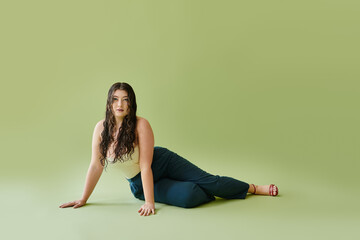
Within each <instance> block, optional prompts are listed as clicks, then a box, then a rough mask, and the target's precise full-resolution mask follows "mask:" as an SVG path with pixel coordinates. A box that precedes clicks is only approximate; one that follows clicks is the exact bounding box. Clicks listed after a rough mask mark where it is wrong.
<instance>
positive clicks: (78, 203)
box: [59, 199, 86, 208]
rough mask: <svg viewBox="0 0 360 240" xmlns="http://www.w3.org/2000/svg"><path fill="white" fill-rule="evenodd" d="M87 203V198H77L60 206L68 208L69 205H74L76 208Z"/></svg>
mask: <svg viewBox="0 0 360 240" xmlns="http://www.w3.org/2000/svg"><path fill="white" fill-rule="evenodd" d="M85 204H86V201H85V200H82V199H80V200H75V201H72V202H68V203H64V204H62V205H60V206H59V208H67V207H72V206H74V208H78V207H82V206H84V205H85Z"/></svg>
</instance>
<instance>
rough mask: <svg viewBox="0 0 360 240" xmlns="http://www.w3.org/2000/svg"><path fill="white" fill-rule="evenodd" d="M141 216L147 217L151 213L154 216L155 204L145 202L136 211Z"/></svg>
mask: <svg viewBox="0 0 360 240" xmlns="http://www.w3.org/2000/svg"><path fill="white" fill-rule="evenodd" d="M138 213H140V215H141V216H149V215H150V214H151V213H152V214H155V203H149V202H146V203H145V204H144V205H142V206H141V208H140V209H139V210H138Z"/></svg>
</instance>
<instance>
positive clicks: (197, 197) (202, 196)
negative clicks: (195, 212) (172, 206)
mask: <svg viewBox="0 0 360 240" xmlns="http://www.w3.org/2000/svg"><path fill="white" fill-rule="evenodd" d="M187 185H188V186H187V190H186V191H184V192H183V193H182V196H181V202H180V205H181V207H183V208H193V207H196V206H199V205H201V204H203V203H206V202H210V201H212V200H215V198H214V197H210V196H208V195H207V194H206V193H205V192H204V190H203V189H202V188H201V187H199V185H197V184H195V183H191V182H189V183H188V184H187Z"/></svg>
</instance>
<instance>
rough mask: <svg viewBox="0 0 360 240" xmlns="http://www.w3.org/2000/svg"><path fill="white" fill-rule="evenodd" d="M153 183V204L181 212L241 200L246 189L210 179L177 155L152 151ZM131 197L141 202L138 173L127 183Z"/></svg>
mask: <svg viewBox="0 0 360 240" xmlns="http://www.w3.org/2000/svg"><path fill="white" fill-rule="evenodd" d="M151 169H152V172H153V179H154V200H155V202H159V203H165V204H169V205H174V206H178V207H183V208H192V207H196V206H198V205H201V204H203V203H207V202H210V201H213V200H215V197H214V196H217V197H221V198H225V199H245V197H246V195H247V192H248V189H249V187H250V185H249V184H248V183H245V182H242V181H240V180H237V179H234V178H231V177H226V176H219V175H212V174H210V173H207V172H206V171H204V170H202V169H200V168H199V167H197V166H196V165H194V164H193V163H191V162H190V161H188V160H187V159H185V158H183V157H181V156H179V155H178V154H177V153H175V152H173V151H171V150H169V149H167V148H165V147H160V146H155V147H154V154H153V161H152V164H151ZM127 180H128V181H129V184H130V189H131V192H132V194H133V195H134V196H135V197H136V198H138V199H140V200H145V197H144V191H143V187H142V179H141V172H139V173H138V174H137V175H136V176H135V177H133V178H130V179H127Z"/></svg>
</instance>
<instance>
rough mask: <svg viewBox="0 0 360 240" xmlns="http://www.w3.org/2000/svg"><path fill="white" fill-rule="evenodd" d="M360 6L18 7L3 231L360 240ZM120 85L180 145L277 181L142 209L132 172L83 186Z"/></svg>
mask: <svg viewBox="0 0 360 240" xmlns="http://www.w3.org/2000/svg"><path fill="white" fill-rule="evenodd" d="M359 9H360V4H359V2H358V1H355V0H343V1H335V0H327V1H325V0H322V1H320V0H312V1H262V0H261V1H235V0H234V1H230V0H223V1H203V0H202V1H198V0H194V1H186V0H182V1H171V0H167V1H159V0H152V1H140V0H137V1H131V0H127V1H120V0H117V1H79V0H75V1H74V0H72V1H37V0H35V1H16V2H14V1H12V2H10V1H7V2H3V3H1V4H0V25H1V40H0V41H1V45H0V63H1V71H0V77H1V88H0V89H1V90H0V91H1V92H0V93H1V94H0V100H1V101H0V104H1V112H2V113H1V124H0V127H1V138H0V141H1V146H2V150H1V153H2V157H1V168H0V173H1V177H0V180H1V197H0V205H1V215H2V217H1V220H0V221H1V226H3V229H2V230H1V233H0V237H1V238H2V239H24V238H28V239H99V238H100V237H107V238H108V239H115V238H116V239H118V238H127V239H139V238H140V237H141V238H150V239H169V238H172V239H186V238H187V239H196V238H198V239H203V238H204V239H205V238H207V239H219V238H234V237H235V238H237V237H239V238H240V237H248V238H255V239H256V238H264V237H266V238H268V239H275V238H276V239H305V238H306V239H338V238H339V237H344V236H347V237H345V238H349V239H350V238H351V239H355V238H357V237H359V233H358V231H357V228H356V227H357V226H358V225H359V205H358V204H356V203H357V200H358V198H359V195H360V194H359V192H358V183H359V180H360V179H359V175H358V172H359V155H360V154H359V153H360V151H359V143H360V141H359V134H360V131H359V130H360V128H359V120H360V119H359V118H360V114H359V107H358V105H359V100H360V97H359V92H360V91H359V87H360V84H359V53H360V51H359V41H360V39H359V38H360V32H359V26H358V25H359V24H358V23H359V20H360V18H359V13H360V11H359ZM115 82H127V83H129V84H130V85H131V86H132V87H133V88H134V90H135V93H136V97H137V103H138V115H139V116H142V117H144V118H146V119H147V120H148V121H149V122H150V124H151V126H152V128H153V131H154V135H155V145H158V146H164V147H167V148H169V149H171V150H173V151H175V152H176V153H178V154H180V155H182V156H184V157H185V158H187V159H188V160H190V161H191V162H193V163H195V164H197V165H198V166H199V167H201V168H203V169H204V170H206V171H208V172H210V173H213V174H219V175H224V176H231V177H234V178H237V179H240V180H243V181H246V182H248V183H255V184H257V185H266V184H271V183H275V184H277V185H278V187H279V190H280V195H279V196H278V197H276V198H274V197H267V196H252V195H250V194H249V195H248V197H247V198H246V200H228V201H226V200H222V199H220V198H218V199H217V200H216V201H215V202H212V203H209V204H206V205H203V206H201V207H198V208H194V209H182V208H177V207H173V206H167V205H164V204H156V208H157V214H156V215H155V216H149V217H140V216H139V215H138V213H137V210H138V209H139V208H140V206H141V205H142V204H143V202H142V201H140V200H137V199H135V198H134V197H133V196H132V194H131V192H130V188H129V186H128V182H127V181H126V180H125V178H124V176H119V175H118V174H111V171H108V172H106V173H105V172H104V173H103V175H102V177H101V179H100V181H99V183H98V185H97V187H96V188H95V190H94V192H93V194H92V195H91V197H90V199H89V200H88V204H87V205H86V206H84V207H82V208H79V209H76V210H74V209H72V208H67V209H59V208H58V206H59V205H60V204H62V203H64V202H68V201H72V200H76V199H79V198H80V197H81V195H82V191H83V187H84V183H85V176H86V172H87V168H88V166H89V163H90V159H91V137H92V132H93V129H94V126H95V124H96V123H97V122H98V121H99V120H100V119H102V118H104V113H105V104H106V97H107V91H108V89H109V88H110V86H111V85H112V84H113V83H115Z"/></svg>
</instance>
